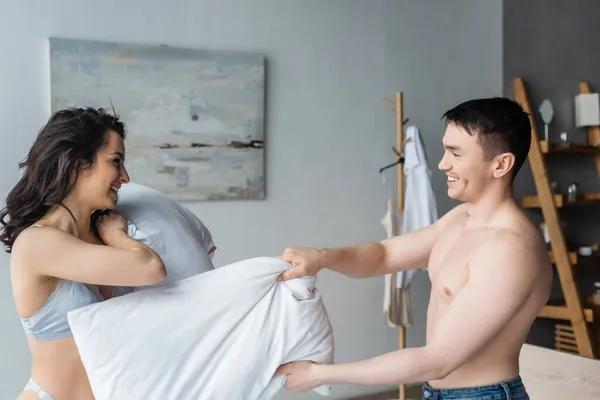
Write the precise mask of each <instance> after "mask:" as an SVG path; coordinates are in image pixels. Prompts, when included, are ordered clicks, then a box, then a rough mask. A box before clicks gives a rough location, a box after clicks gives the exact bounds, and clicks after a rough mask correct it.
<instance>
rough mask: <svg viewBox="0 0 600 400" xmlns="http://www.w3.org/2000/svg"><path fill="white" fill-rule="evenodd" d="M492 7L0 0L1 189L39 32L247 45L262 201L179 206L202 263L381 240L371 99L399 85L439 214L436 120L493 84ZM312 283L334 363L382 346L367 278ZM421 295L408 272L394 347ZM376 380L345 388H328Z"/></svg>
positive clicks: (14, 377)
mask: <svg viewBox="0 0 600 400" xmlns="http://www.w3.org/2000/svg"><path fill="white" fill-rule="evenodd" d="M175 4H177V5H179V6H181V8H179V9H178V8H177V7H176V6H175ZM500 11H501V2H499V1H496V2H492V1H487V2H482V1H480V0H456V1H453V2H452V4H446V3H445V2H442V1H438V2H433V1H429V2H414V1H413V2H409V1H395V0H369V1H364V0H329V1H319V0H304V1H293V0H254V1H252V2H248V1H245V0H214V1H209V0H203V1H196V2H189V1H177V2H175V3H173V4H170V5H169V4H167V3H166V2H164V1H159V0H144V1H141V0H129V1H127V2H117V1H115V0H107V1H104V2H102V3H101V4H91V3H88V2H80V1H75V0H55V1H53V2H36V4H35V6H33V5H31V4H28V3H26V2H18V1H15V0H12V1H5V2H3V9H2V12H1V13H0V27H2V29H3V31H4V32H7V33H10V34H6V35H3V36H2V38H0V54H2V55H3V57H2V63H0V76H1V77H2V79H1V80H0V85H1V86H0V88H1V89H2V96H0V169H1V170H2V172H3V173H2V174H1V175H0V197H2V198H4V196H5V195H6V193H7V192H8V190H9V189H10V187H11V186H12V185H13V184H14V182H15V181H16V179H17V177H18V172H17V171H16V165H17V163H18V161H19V160H20V159H21V158H22V157H23V156H24V155H25V154H26V151H27V149H28V148H29V146H30V144H31V141H32V140H33V138H34V136H35V134H36V132H37V131H38V129H39V127H40V126H41V125H42V124H43V123H44V121H45V120H46V119H47V118H48V115H49V99H48V95H49V87H48V60H47V50H46V48H45V41H46V38H47V37H48V36H62V37H71V38H89V39H95V40H111V41H126V42H140V43H151V44H159V43H165V44H169V45H172V46H185V47H192V48H215V49H241V50H256V51H260V52H262V53H264V54H266V56H267V59H268V80H267V88H268V89H267V90H268V94H267V138H266V140H267V169H268V171H267V199H266V200H265V201H261V202H228V203H219V202H215V203H199V204H193V205H191V208H192V210H193V211H194V212H196V213H197V214H198V215H199V216H200V217H201V218H202V219H203V220H204V221H205V222H206V224H207V225H208V227H209V228H210V229H211V230H212V232H213V236H214V238H215V240H216V242H217V244H218V246H219V250H218V254H217V256H216V257H215V262H216V264H217V265H219V266H221V265H225V264H227V263H230V262H233V261H237V260H240V259H243V258H248V257H254V256H262V255H273V256H275V255H279V254H280V253H281V251H282V250H283V249H284V247H285V246H287V245H290V244H295V245H319V246H337V245H346V244H350V243H359V242H364V241H373V240H380V239H382V238H383V237H384V236H385V232H384V230H383V228H382V227H381V225H380V222H379V220H380V218H381V217H382V216H383V214H384V212H385V199H384V190H383V188H382V185H381V181H380V178H379V175H378V173H377V171H378V169H379V168H380V167H381V166H382V165H385V164H387V163H389V162H390V161H392V160H393V155H392V154H391V151H390V146H391V145H394V144H395V125H394V124H395V123H394V118H393V115H392V114H391V113H390V112H389V110H388V107H387V105H386V104H384V103H383V102H382V98H383V97H385V96H388V97H393V96H394V93H395V92H396V90H402V91H404V92H405V106H406V115H407V116H408V117H410V119H411V122H412V123H416V124H417V125H418V126H419V128H421V132H422V134H423V136H424V138H425V142H426V146H427V150H428V152H429V157H430V162H431V166H432V169H433V170H434V186H435V188H436V190H437V193H438V201H439V208H440V212H445V211H447V210H448V209H449V208H450V206H451V203H450V202H449V201H448V200H447V198H446V188H445V180H444V177H443V176H442V174H439V173H438V171H437V161H438V160H439V158H440V156H441V146H440V141H441V137H442V133H443V126H442V124H441V123H440V121H439V119H440V116H441V114H442V113H443V111H445V110H446V109H447V108H449V107H451V106H452V105H454V104H456V103H458V102H460V101H463V100H466V99H468V98H470V97H474V96H487V95H497V94H500V92H501V89H502V87H501V85H502V75H501V72H500V68H501V53H502V51H501V50H502V47H501V46H502V35H501V32H502V23H501V17H500V14H499V12H500ZM109 25H110V26H112V27H111V28H109ZM390 179H392V180H393V176H392V175H390ZM8 263H9V258H8V256H7V255H6V254H2V255H0V267H1V268H2V270H3V271H4V273H3V274H1V275H0V326H2V341H0V400H8V399H12V398H14V396H15V394H16V393H17V392H18V391H19V389H20V388H21V387H22V385H24V383H25V382H26V380H27V377H28V374H29V367H30V355H29V352H28V349H27V345H26V341H25V337H24V335H23V332H22V329H21V327H20V324H19V320H18V318H17V315H16V313H15V311H14V304H13V300H12V296H11V286H10V278H9V273H8ZM318 286H319V289H320V290H321V292H322V293H323V296H324V299H325V304H326V307H327V309H328V312H329V315H330V317H331V320H332V323H333V325H334V330H335V336H336V354H337V356H336V359H337V361H338V362H344V361H353V360H358V359H363V358H367V357H371V356H375V355H378V354H381V353H385V352H388V351H392V350H394V349H396V346H397V336H396V331H395V330H393V329H390V328H387V327H386V326H384V324H383V322H382V301H383V279H382V278H374V279H368V280H351V279H348V278H344V277H343V276H340V275H336V274H333V273H327V272H326V273H323V274H322V275H321V276H320V280H319V283H318ZM428 293H429V288H428V282H427V277H426V275H424V274H422V275H420V276H419V279H418V281H417V282H416V283H415V286H414V290H413V296H414V298H415V299H414V303H413V304H414V313H415V325H414V326H413V327H411V328H410V329H409V332H408V345H409V346H416V345H421V344H423V343H424V332H425V324H424V321H425V310H426V305H427V304H426V300H427V296H428ZM378 390H380V388H372V387H360V388H358V387H351V386H345V385H344V386H340V387H336V388H335V391H334V393H333V395H332V396H331V398H332V399H335V398H348V397H350V396H351V395H358V394H361V393H368V392H374V391H378ZM279 398H281V399H284V398H285V399H294V398H302V399H311V398H314V399H320V398H321V396H318V395H314V394H311V393H307V394H303V395H293V394H289V393H281V395H280V397H279Z"/></svg>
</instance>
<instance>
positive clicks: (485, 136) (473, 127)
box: [442, 97, 531, 179]
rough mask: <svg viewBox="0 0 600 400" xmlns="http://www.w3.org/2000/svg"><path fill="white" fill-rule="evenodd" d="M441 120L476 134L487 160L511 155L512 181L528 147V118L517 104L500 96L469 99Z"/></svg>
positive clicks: (529, 143) (527, 152) (446, 113)
mask: <svg viewBox="0 0 600 400" xmlns="http://www.w3.org/2000/svg"><path fill="white" fill-rule="evenodd" d="M442 118H445V119H446V123H451V124H454V125H456V126H458V127H460V128H462V129H464V130H465V131H466V132H467V133H468V134H469V135H476V136H477V139H478V140H479V144H480V145H481V147H482V148H483V151H484V152H485V155H486V157H488V159H491V158H492V157H494V156H496V155H498V154H500V153H512V154H514V156H515V164H514V166H513V168H512V178H513V179H514V178H515V176H516V175H517V173H518V172H519V170H520V169H521V167H522V166H523V163H525V160H526V159H527V155H528V154H529V148H530V147H531V124H530V121H529V115H528V114H527V113H526V112H525V111H524V110H523V108H522V107H521V105H519V103H517V102H515V101H513V100H511V99H508V98H504V97H492V98H485V99H473V100H469V101H465V102H464V103H461V104H459V105H458V106H456V107H454V108H452V109H450V110H448V111H446V112H445V113H444V115H443V116H442Z"/></svg>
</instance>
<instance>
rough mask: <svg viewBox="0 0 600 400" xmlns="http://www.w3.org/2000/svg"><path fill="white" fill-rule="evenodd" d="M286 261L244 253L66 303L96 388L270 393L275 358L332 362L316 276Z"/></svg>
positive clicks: (151, 396) (107, 394)
mask: <svg viewBox="0 0 600 400" xmlns="http://www.w3.org/2000/svg"><path fill="white" fill-rule="evenodd" d="M289 267H290V265H289V264H287V263H285V262H283V261H281V260H278V259H276V258H269V257H263V258H252V259H247V260H243V261H239V262H236V263H233V264H230V265H227V266H224V267H220V268H217V269H215V270H212V271H208V272H205V273H201V274H199V275H195V276H192V277H190V278H186V279H184V280H180V281H177V282H174V283H170V284H168V285H165V286H162V287H155V288H148V289H145V290H142V291H139V292H134V293H130V294H127V295H125V296H122V297H118V298H114V299H111V300H108V301H105V302H102V303H96V304H92V305H90V306H87V307H84V308H81V309H78V310H74V311H71V312H70V313H69V315H68V317H69V323H70V325H71V329H72V331H73V334H74V338H75V342H76V344H77V347H78V348H79V351H80V354H81V358H82V361H83V364H84V366H85V369H86V371H87V374H88V376H89V379H90V383H91V386H92V390H93V393H94V396H95V398H96V399H97V400H114V399H119V400H120V399H127V400H181V399H183V400H187V399H194V400H209V399H210V400H225V399H227V400H238V399H239V400H259V399H260V400H266V399H270V398H272V397H273V396H274V395H275V394H276V393H277V392H278V391H279V390H281V389H282V387H283V384H284V381H285V378H284V377H273V374H274V373H275V371H276V369H277V368H278V367H279V366H280V365H281V364H284V363H287V362H290V361H296V360H312V361H315V362H318V363H333V361H334V360H333V358H334V340H333V332H332V328H331V324H330V321H329V318H328V315H327V312H326V309H325V307H324V304H323V301H322V298H321V295H320V293H319V291H318V290H317V289H316V288H315V282H316V281H315V279H316V278H315V277H305V278H299V279H294V280H291V281H285V282H283V281H278V280H277V277H278V276H279V274H280V273H281V272H282V271H284V270H285V269H287V268H289ZM315 390H316V391H317V392H318V393H321V394H323V395H326V394H328V393H329V390H330V388H329V387H319V388H317V389H315Z"/></svg>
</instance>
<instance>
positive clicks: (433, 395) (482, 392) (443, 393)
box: [423, 376, 525, 400]
mask: <svg viewBox="0 0 600 400" xmlns="http://www.w3.org/2000/svg"><path fill="white" fill-rule="evenodd" d="M524 393H525V385H524V384H523V381H522V379H521V377H520V376H517V377H515V378H513V379H510V380H507V381H504V382H499V383H495V384H491V385H485V386H475V387H466V388H457V389H436V388H432V387H431V386H429V384H428V383H427V382H426V383H425V384H423V398H424V399H428V400H438V399H439V400H446V399H466V398H468V399H479V398H481V399H484V398H491V396H494V395H504V396H506V398H511V397H514V396H520V395H523V394H524Z"/></svg>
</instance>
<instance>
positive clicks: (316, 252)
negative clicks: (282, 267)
mask: <svg viewBox="0 0 600 400" xmlns="http://www.w3.org/2000/svg"><path fill="white" fill-rule="evenodd" d="M325 252H326V250H324V249H320V248H313V247H288V248H287V249H285V251H284V252H283V254H282V255H281V256H279V257H277V258H279V259H280V260H283V261H285V262H288V263H290V264H292V268H290V269H288V270H286V271H284V272H283V273H282V274H281V276H280V277H279V279H281V280H284V281H287V280H289V279H293V278H299V277H302V276H314V275H316V274H317V272H319V271H320V270H321V269H323V268H324V267H325Z"/></svg>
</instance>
